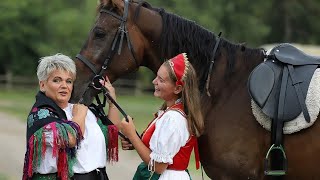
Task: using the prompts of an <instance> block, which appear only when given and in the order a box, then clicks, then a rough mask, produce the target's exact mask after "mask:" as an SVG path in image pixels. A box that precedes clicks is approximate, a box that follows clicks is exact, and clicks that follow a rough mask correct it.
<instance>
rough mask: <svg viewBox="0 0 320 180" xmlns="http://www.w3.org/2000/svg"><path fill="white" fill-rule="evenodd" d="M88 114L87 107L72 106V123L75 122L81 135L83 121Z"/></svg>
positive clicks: (81, 105) (83, 126)
mask: <svg viewBox="0 0 320 180" xmlns="http://www.w3.org/2000/svg"><path fill="white" fill-rule="evenodd" d="M87 112H88V107H87V106H85V105H83V104H74V105H73V108H72V116H73V118H72V121H74V122H76V123H77V124H78V125H79V126H80V128H81V132H82V134H84V131H85V120H86V116H87Z"/></svg>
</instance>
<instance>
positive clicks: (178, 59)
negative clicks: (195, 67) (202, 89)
mask: <svg viewBox="0 0 320 180" xmlns="http://www.w3.org/2000/svg"><path fill="white" fill-rule="evenodd" d="M169 64H170V67H171V69H172V71H173V72H174V73H173V74H174V75H175V76H176V78H177V81H176V85H181V86H183V85H184V78H185V76H186V74H187V69H188V66H189V61H188V58H187V54H186V53H181V54H178V55H177V56H175V57H173V58H171V59H169Z"/></svg>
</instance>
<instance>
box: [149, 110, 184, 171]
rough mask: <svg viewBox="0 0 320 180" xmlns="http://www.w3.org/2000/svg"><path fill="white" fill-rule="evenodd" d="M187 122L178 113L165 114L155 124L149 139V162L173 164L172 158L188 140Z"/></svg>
mask: <svg viewBox="0 0 320 180" xmlns="http://www.w3.org/2000/svg"><path fill="white" fill-rule="evenodd" d="M189 136H190V134H189V131H188V125H187V120H186V118H185V117H184V116H182V114H180V113H179V112H178V111H174V110H170V111H168V112H166V113H165V114H164V115H163V116H162V117H161V118H160V119H158V120H157V122H156V128H155V131H154V133H153V135H152V137H151V139H150V149H151V151H152V152H151V154H150V158H151V161H150V163H149V166H153V161H156V162H159V163H169V164H172V163H173V157H174V156H175V155H176V154H177V153H178V152H179V150H180V148H181V147H183V146H184V145H185V144H186V142H187V140H188V139H189Z"/></svg>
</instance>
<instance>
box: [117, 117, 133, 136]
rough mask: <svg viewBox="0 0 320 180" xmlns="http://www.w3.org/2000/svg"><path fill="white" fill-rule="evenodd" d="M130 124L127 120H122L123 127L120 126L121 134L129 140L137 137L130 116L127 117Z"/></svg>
mask: <svg viewBox="0 0 320 180" xmlns="http://www.w3.org/2000/svg"><path fill="white" fill-rule="evenodd" d="M127 118H128V120H129V122H127V121H126V119H125V118H123V119H122V121H121V125H120V130H121V132H122V133H123V134H124V135H125V136H127V137H128V138H129V139H130V138H131V137H133V136H134V135H136V128H135V126H134V124H133V119H132V117H130V116H127Z"/></svg>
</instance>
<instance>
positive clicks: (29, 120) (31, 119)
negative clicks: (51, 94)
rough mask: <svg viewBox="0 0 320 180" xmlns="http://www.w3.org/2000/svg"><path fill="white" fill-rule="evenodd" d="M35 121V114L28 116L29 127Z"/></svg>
mask: <svg viewBox="0 0 320 180" xmlns="http://www.w3.org/2000/svg"><path fill="white" fill-rule="evenodd" d="M33 122H34V119H33V114H30V115H29V116H28V127H31V126H33Z"/></svg>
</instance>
